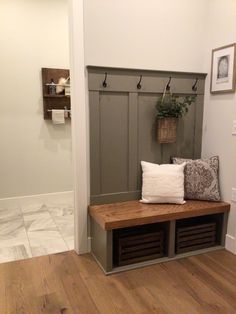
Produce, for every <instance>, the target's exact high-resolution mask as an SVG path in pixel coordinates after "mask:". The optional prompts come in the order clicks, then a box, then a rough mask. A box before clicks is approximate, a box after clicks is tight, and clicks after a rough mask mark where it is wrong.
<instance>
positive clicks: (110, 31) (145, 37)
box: [84, 0, 208, 72]
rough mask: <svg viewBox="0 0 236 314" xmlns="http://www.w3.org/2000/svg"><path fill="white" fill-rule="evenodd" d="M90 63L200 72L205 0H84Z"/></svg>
mask: <svg viewBox="0 0 236 314" xmlns="http://www.w3.org/2000/svg"><path fill="white" fill-rule="evenodd" d="M84 5H85V10H84V12H85V62H86V64H89V65H98V66H112V67H127V68H138V69H152V70H153V69H154V70H170V71H175V70H176V71H188V72H202V71H203V70H204V64H203V62H202V61H203V57H204V49H203V46H204V44H205V36H204V34H205V24H206V20H207V18H206V17H207V14H208V1H206V0H175V1H163V0H148V1H137V0H129V1H127V0H119V1H111V0H87V1H84Z"/></svg>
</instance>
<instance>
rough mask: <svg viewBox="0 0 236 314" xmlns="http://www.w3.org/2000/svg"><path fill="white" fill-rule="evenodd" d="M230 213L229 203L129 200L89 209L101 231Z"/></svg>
mask: <svg viewBox="0 0 236 314" xmlns="http://www.w3.org/2000/svg"><path fill="white" fill-rule="evenodd" d="M229 210H230V204H228V203H225V202H207V201H190V200H189V201H187V202H186V203H185V204H184V205H176V204H143V203H140V202H139V201H128V202H121V203H114V204H105V205H91V206H89V214H90V216H91V217H93V219H94V220H95V221H96V222H97V223H98V224H99V225H100V226H101V227H102V228H103V229H104V230H113V229H118V228H125V227H132V226H139V225H144V224H150V223H156V222H163V221H168V220H177V219H183V218H190V217H197V216H204V215H209V214H218V213H224V212H228V211H229Z"/></svg>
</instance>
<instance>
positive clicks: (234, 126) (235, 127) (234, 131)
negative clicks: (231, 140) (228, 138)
mask: <svg viewBox="0 0 236 314" xmlns="http://www.w3.org/2000/svg"><path fill="white" fill-rule="evenodd" d="M232 134H233V135H236V121H235V120H234V121H233V125H232Z"/></svg>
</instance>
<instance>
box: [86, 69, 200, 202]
mask: <svg viewBox="0 0 236 314" xmlns="http://www.w3.org/2000/svg"><path fill="white" fill-rule="evenodd" d="M106 72H107V74H108V75H107V81H106V82H107V86H106V87H104V86H103V84H102V83H103V80H104V77H105V73H106ZM88 73H89V80H88V86H89V107H90V108H89V111H90V165H91V203H92V204H96V203H97V204H99V203H110V202H116V201H125V200H130V199H137V198H139V197H140V190H141V184H142V175H141V167H140V161H141V160H145V161H149V162H154V163H169V162H170V157H171V156H180V157H185V158H199V157H200V156H201V138H202V119H203V98H204V84H205V76H206V75H205V74H201V73H177V72H163V71H146V70H145V71H144V70H128V69H114V68H100V67H88ZM140 75H143V79H142V82H141V89H138V88H137V83H138V81H139V78H140ZM170 76H171V77H172V81H171V91H172V92H173V93H176V94H179V95H183V96H185V95H193V94H194V92H193V91H192V85H193V83H194V81H195V80H196V77H197V78H198V86H197V87H198V89H197V100H196V102H195V103H194V104H192V105H191V107H190V108H189V112H188V114H187V115H186V116H184V117H183V118H182V119H179V121H178V135H177V141H176V143H173V144H159V143H158V142H157V140H156V136H157V135H156V133H157V126H156V109H155V106H156V102H157V99H158V97H160V96H161V95H162V92H163V89H164V87H165V85H166V83H167V81H168V79H169V77H170Z"/></svg>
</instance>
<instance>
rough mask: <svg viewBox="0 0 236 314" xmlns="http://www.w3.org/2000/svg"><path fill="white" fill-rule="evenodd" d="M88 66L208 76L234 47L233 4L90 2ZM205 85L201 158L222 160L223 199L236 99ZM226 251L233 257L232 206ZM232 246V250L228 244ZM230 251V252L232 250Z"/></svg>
mask: <svg viewBox="0 0 236 314" xmlns="http://www.w3.org/2000/svg"><path fill="white" fill-rule="evenodd" d="M84 4H85V8H84V14H85V62H86V64H87V65H97V66H112V67H127V68H140V69H152V70H153V69H154V70H170V71H187V72H205V73H208V74H209V73H210V67H211V51H212V49H213V48H216V47H220V46H223V45H227V44H230V43H233V42H236V2H235V1H234V0H175V1H163V0H148V1H145V2H144V1H137V0H129V1H125V0H120V1H110V0H88V1H85V2H84ZM209 90H210V75H208V76H207V81H206V95H205V112H204V132H203V153H202V155H203V156H204V157H207V156H212V155H219V156H220V184H221V191H222V197H223V199H224V200H225V201H230V198H231V188H232V187H236V145H235V144H236V143H235V141H236V137H235V136H234V137H233V136H232V135H231V129H232V120H233V119H235V120H236V96H235V94H225V95H214V96H213V95H211V94H210V92H209ZM228 235H229V236H228V237H227V247H228V248H229V249H230V250H231V251H234V252H235V253H236V244H235V242H234V241H231V240H234V237H235V236H236V206H235V204H232V207H231V213H230V219H229V225H228ZM232 243H233V244H232ZM232 246H233V247H232Z"/></svg>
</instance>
